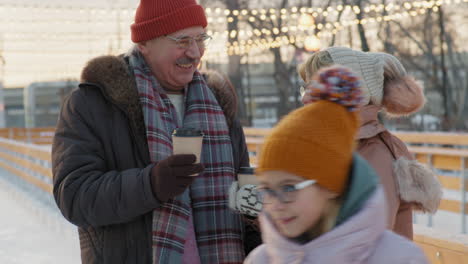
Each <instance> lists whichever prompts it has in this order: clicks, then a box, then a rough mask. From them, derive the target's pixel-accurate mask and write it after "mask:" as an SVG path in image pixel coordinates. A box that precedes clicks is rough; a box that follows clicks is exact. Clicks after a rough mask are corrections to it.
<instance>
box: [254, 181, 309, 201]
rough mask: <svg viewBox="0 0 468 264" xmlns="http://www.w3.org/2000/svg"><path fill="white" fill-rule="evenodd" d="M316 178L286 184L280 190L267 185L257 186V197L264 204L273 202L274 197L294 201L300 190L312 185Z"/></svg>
mask: <svg viewBox="0 0 468 264" xmlns="http://www.w3.org/2000/svg"><path fill="white" fill-rule="evenodd" d="M316 182H317V181H315V180H307V181H303V182H300V183H297V184H294V185H292V184H286V185H283V186H281V187H280V188H279V190H273V189H270V188H267V187H258V188H256V192H257V198H258V200H259V201H260V202H261V203H263V204H271V203H273V198H276V199H278V200H279V201H280V202H282V203H292V202H294V201H295V200H296V198H297V194H298V191H299V190H302V189H304V188H306V187H309V186H311V185H312V184H314V183H316Z"/></svg>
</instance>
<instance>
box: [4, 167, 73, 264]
mask: <svg viewBox="0 0 468 264" xmlns="http://www.w3.org/2000/svg"><path fill="white" fill-rule="evenodd" d="M0 210H1V217H0V263H2V264H23V263H24V264H26V263H28V264H29V263H35V264H55V263H57V264H59V263H60V264H63V263H66V264H75V263H81V259H80V249H79V240H78V234H77V231H76V227H74V226H73V225H71V224H70V223H68V222H67V221H66V220H65V219H64V218H63V216H61V215H60V213H59V211H58V209H57V208H56V206H55V205H54V204H53V200H52V198H51V197H49V195H46V194H45V193H41V192H38V191H37V190H34V189H31V188H29V187H28V186H26V185H25V184H23V183H22V182H20V181H18V180H17V179H15V178H14V177H13V176H11V175H9V173H8V172H6V171H4V170H2V169H0Z"/></svg>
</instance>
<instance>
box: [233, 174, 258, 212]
mask: <svg viewBox="0 0 468 264" xmlns="http://www.w3.org/2000/svg"><path fill="white" fill-rule="evenodd" d="M256 187H257V186H255V185H253V184H246V185H244V186H242V187H240V188H238V183H237V182H233V183H232V185H231V188H230V190H229V207H230V208H231V209H233V210H235V211H238V212H240V213H242V214H246V215H250V216H254V217H256V216H257V215H258V214H259V213H260V211H261V210H262V203H261V202H260V201H258V199H257V192H256V190H255V188H256Z"/></svg>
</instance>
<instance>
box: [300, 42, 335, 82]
mask: <svg viewBox="0 0 468 264" xmlns="http://www.w3.org/2000/svg"><path fill="white" fill-rule="evenodd" d="M333 64H334V63H333V60H332V58H331V56H330V53H328V52H327V51H324V50H323V51H318V52H315V53H314V54H312V56H310V57H309V58H308V59H307V61H306V62H304V63H302V64H300V65H299V66H298V69H297V71H298V73H299V75H300V76H301V78H302V80H303V81H304V82H309V81H310V80H311V79H312V76H313V75H314V74H315V73H316V72H317V71H318V70H320V69H321V68H324V67H328V66H331V65H333Z"/></svg>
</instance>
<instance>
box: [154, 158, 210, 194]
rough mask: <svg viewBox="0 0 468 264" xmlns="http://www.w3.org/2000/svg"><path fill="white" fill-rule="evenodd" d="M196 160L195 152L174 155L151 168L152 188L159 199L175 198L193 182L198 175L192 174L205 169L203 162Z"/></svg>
mask: <svg viewBox="0 0 468 264" xmlns="http://www.w3.org/2000/svg"><path fill="white" fill-rule="evenodd" d="M195 161H196V156H195V155H193V154H180V155H172V156H170V157H168V158H167V159H164V160H161V161H160V162H158V163H157V164H156V165H155V166H154V167H153V168H152V169H151V188H152V189H153V194H154V195H155V196H156V198H157V199H158V200H159V201H161V202H166V201H167V200H169V199H171V198H174V197H175V196H177V195H179V194H181V193H183V192H184V190H185V189H186V188H187V187H188V186H189V185H190V184H192V182H193V181H194V180H195V177H197V176H190V175H192V174H198V173H200V172H202V171H203V170H204V169H205V168H204V167H203V165H202V164H199V163H197V164H194V162H195Z"/></svg>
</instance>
